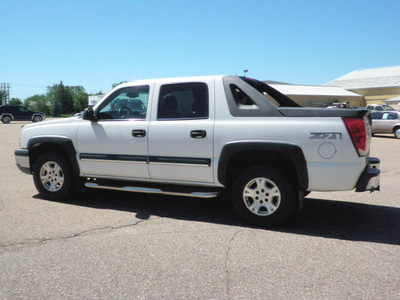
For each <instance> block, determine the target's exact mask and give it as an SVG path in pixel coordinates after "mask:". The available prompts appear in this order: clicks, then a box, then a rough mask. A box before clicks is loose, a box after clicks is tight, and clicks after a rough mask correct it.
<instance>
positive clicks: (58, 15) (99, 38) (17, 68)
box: [0, 0, 400, 99]
mask: <svg viewBox="0 0 400 300" xmlns="http://www.w3.org/2000/svg"><path fill="white" fill-rule="evenodd" d="M0 12H1V17H0V28H1V30H0V43H1V44H0V45H1V46H0V83H3V82H5V83H9V84H10V85H11V90H10V92H11V97H18V98H21V99H25V98H26V97H28V96H32V95H34V94H40V93H45V92H46V87H47V86H49V85H52V84H54V83H59V82H60V81H61V80H62V81H63V83H64V84H65V85H81V86H83V87H85V89H86V91H87V92H89V93H95V92H98V91H99V90H102V91H103V92H108V91H109V90H110V89H111V84H112V83H116V82H120V81H123V80H124V81H131V80H135V79H146V78H161V77H178V76H197V75H225V74H226V75H235V74H238V75H242V74H243V70H244V69H248V74H247V75H248V76H249V77H253V78H257V79H260V80H276V81H283V82H289V83H296V84H308V85H320V84H323V83H326V82H328V81H330V80H333V79H335V78H337V77H339V76H342V75H344V74H346V73H348V72H351V71H354V70H356V69H366V68H375V67H386V66H396V65H400V1H399V0H393V1H385V0H375V1H358V0H357V1H356V0H347V1H340V0H337V1H330V0H326V1H323V0H320V1H316V0H302V1H300V0H299V1H297V0H292V1H289V0H276V1H253V0H246V1H234V0H231V1H218V0H214V1H208V0H206V1H183V0H180V1H168V0H165V1H151V0H149V1H144V0H142V1H133V0H131V1H102V0H97V1H91V0H90V1H89V0H80V1H74V0H69V1H62V0H60V1H55V0H52V1H50V0H48V1H44V0H36V1H33V0H32V1H21V0H2V1H1V3H0Z"/></svg>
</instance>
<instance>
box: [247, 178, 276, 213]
mask: <svg viewBox="0 0 400 300" xmlns="http://www.w3.org/2000/svg"><path fill="white" fill-rule="evenodd" d="M243 201H244V204H245V205H246V208H247V209H248V210H249V211H250V212H252V213H253V214H255V215H258V216H269V215H271V214H273V213H274V212H276V210H277V209H278V208H279V205H280V204H281V192H280V191H279V188H278V186H277V185H276V184H275V183H274V182H273V181H271V180H269V179H267V178H264V177H258V178H254V179H252V180H250V181H249V182H248V183H247V184H246V186H245V188H244V190H243Z"/></svg>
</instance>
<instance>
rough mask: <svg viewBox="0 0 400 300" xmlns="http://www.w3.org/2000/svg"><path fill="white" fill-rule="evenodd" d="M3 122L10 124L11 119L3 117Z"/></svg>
mask: <svg viewBox="0 0 400 300" xmlns="http://www.w3.org/2000/svg"><path fill="white" fill-rule="evenodd" d="M3 121H4V123H10V121H11V118H10V117H4V118H3Z"/></svg>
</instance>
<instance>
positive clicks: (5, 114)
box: [0, 105, 46, 124]
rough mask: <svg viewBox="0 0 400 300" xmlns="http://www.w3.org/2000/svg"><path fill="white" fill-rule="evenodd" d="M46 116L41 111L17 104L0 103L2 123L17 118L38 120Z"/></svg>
mask: <svg viewBox="0 0 400 300" xmlns="http://www.w3.org/2000/svg"><path fill="white" fill-rule="evenodd" d="M45 118H46V116H45V114H44V113H42V112H37V111H33V110H31V109H29V108H27V107H23V106H19V105H1V106H0V119H1V121H2V122H3V123H4V124H8V123H10V122H11V121H13V120H14V121H17V120H30V121H32V122H40V121H42V120H44V119H45Z"/></svg>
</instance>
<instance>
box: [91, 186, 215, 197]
mask: <svg viewBox="0 0 400 300" xmlns="http://www.w3.org/2000/svg"><path fill="white" fill-rule="evenodd" d="M85 186H86V187H87V188H94V189H105V190H114V191H126V192H137V193H148V194H163V195H171V196H184V197H194V198H214V197H216V196H217V195H218V192H179V191H163V190H161V189H156V188H147V187H136V186H121V187H120V186H112V185H100V184H97V183H93V182H86V183H85Z"/></svg>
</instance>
